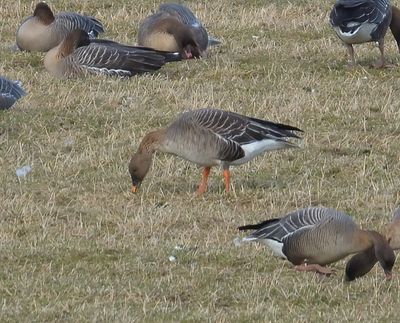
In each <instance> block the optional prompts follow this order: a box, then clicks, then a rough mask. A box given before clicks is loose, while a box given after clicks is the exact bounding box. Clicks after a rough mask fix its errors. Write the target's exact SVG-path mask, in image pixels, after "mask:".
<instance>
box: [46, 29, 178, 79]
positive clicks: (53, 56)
mask: <svg viewBox="0 0 400 323" xmlns="http://www.w3.org/2000/svg"><path fill="white" fill-rule="evenodd" d="M180 59H181V57H180V55H179V53H164V52H159V51H155V50H153V49H150V48H144V47H135V46H127V45H122V44H119V43H116V42H113V41H110V40H102V39H90V38H89V36H88V35H87V33H86V32H84V31H83V30H80V29H77V30H74V31H72V32H71V33H69V35H68V36H67V37H66V38H65V39H64V40H63V41H62V42H61V43H60V44H59V45H58V46H57V47H54V48H53V49H51V50H49V51H48V52H47V53H46V56H45V58H44V66H45V68H46V69H47V70H48V71H49V72H50V73H51V74H53V75H55V76H57V77H60V78H62V77H73V76H79V75H85V74H103V75H110V76H122V77H129V76H133V75H136V74H141V73H145V72H151V71H155V70H158V69H160V68H161V67H162V66H163V65H164V64H165V63H166V62H170V61H176V60H180Z"/></svg>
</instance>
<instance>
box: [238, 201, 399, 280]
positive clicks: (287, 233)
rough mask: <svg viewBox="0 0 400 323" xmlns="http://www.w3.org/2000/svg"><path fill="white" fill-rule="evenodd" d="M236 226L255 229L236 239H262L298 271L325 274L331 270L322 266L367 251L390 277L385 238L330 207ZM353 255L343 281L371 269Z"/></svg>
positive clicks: (390, 258)
mask: <svg viewBox="0 0 400 323" xmlns="http://www.w3.org/2000/svg"><path fill="white" fill-rule="evenodd" d="M238 229H239V230H250V229H253V230H255V231H254V232H253V233H251V234H250V235H248V236H247V237H244V238H243V239H241V240H240V242H251V241H258V242H263V243H265V244H266V245H267V246H269V247H270V248H271V249H272V250H273V252H274V254H275V255H277V256H279V257H282V258H285V259H287V260H289V261H290V262H291V263H293V264H294V265H295V269H296V270H298V271H316V272H319V273H322V274H326V275H329V274H332V273H333V271H332V270H331V269H329V268H326V267H323V266H325V265H327V264H330V263H333V262H336V261H338V260H340V259H342V258H344V257H346V256H348V255H350V254H353V253H359V252H363V251H368V253H371V252H372V254H373V256H374V257H376V259H377V260H378V261H379V263H380V265H381V267H382V268H383V270H384V271H385V274H386V277H387V278H390V277H391V270H392V267H393V265H394V261H395V255H394V253H393V250H392V248H391V247H390V246H389V244H388V242H387V240H386V239H385V238H384V237H383V236H382V235H381V234H379V233H378V232H376V231H367V230H361V229H359V227H358V226H357V225H356V224H355V223H354V221H353V220H352V218H351V217H350V216H348V215H347V214H345V213H342V212H340V211H337V210H334V209H329V208H323V207H310V208H306V209H301V210H297V211H294V212H291V213H289V214H287V215H286V216H284V217H283V218H278V219H270V220H266V221H264V222H261V223H259V224H255V225H245V226H242V227H239V228H238ZM356 256H357V255H356ZM356 256H354V257H353V258H354V259H355V260H354V259H353V258H352V259H351V260H350V261H349V263H348V264H347V267H346V278H347V280H352V279H354V278H356V277H361V276H362V275H363V274H366V273H367V272H368V271H369V270H370V269H371V268H372V267H370V268H368V270H366V268H365V265H364V263H363V262H361V261H356V260H357V258H355V257H356ZM374 264H375V263H374Z"/></svg>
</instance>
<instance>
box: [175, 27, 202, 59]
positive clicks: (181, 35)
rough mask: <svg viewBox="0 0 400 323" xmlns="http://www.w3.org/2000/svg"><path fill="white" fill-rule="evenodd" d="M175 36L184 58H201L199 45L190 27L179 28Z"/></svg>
mask: <svg viewBox="0 0 400 323" xmlns="http://www.w3.org/2000/svg"><path fill="white" fill-rule="evenodd" d="M174 36H175V39H176V42H177V43H178V46H179V53H180V54H181V56H182V57H183V58H184V59H191V58H200V57H201V56H202V55H201V51H200V48H199V45H198V44H197V43H196V41H195V40H194V36H193V33H192V31H191V30H190V29H189V28H183V29H180V30H178V31H177V32H176V33H175V34H174Z"/></svg>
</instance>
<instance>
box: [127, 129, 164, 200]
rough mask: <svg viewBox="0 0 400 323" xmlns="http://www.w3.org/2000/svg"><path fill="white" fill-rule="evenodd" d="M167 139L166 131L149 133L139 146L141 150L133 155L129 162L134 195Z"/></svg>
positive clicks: (160, 130)
mask: <svg viewBox="0 0 400 323" xmlns="http://www.w3.org/2000/svg"><path fill="white" fill-rule="evenodd" d="M164 138H165V129H159V130H155V131H152V132H149V133H148V134H147V135H146V136H144V138H143V139H142V142H141V143H140V145H139V149H138V151H137V152H136V153H134V154H133V156H132V158H131V160H130V162H129V173H130V174H131V180H132V188H131V191H132V193H136V192H137V190H138V188H139V187H140V184H141V183H142V181H143V179H144V178H145V177H146V175H147V173H148V172H149V169H150V166H151V161H152V160H153V154H154V152H155V150H156V149H159V147H160V145H162V142H163V141H164Z"/></svg>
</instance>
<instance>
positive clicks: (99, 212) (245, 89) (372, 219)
mask: <svg viewBox="0 0 400 323" xmlns="http://www.w3.org/2000/svg"><path fill="white" fill-rule="evenodd" d="M48 3H49V5H50V6H51V7H52V9H53V10H54V11H56V12H58V11H62V10H71V11H78V12H81V13H86V14H91V15H95V16H96V17H97V18H99V19H100V20H101V21H102V22H103V23H104V25H105V27H106V30H107V31H106V33H105V34H104V35H103V37H104V38H109V39H113V40H117V41H120V42H124V43H130V44H133V43H135V40H136V33H137V27H138V23H139V21H140V20H141V19H142V18H143V17H145V16H146V15H148V14H149V13H150V12H151V11H152V10H153V8H155V7H156V6H157V5H158V3H156V2H153V1H145V0H141V1H139V0H138V1H121V0H119V1H105V0H97V1H94V0H89V1H76V0H73V1H66V0H60V1H51V2H48ZM230 3H231V2H230V1H228V0H215V1H200V2H199V1H187V2H186V4H187V5H188V6H190V7H191V8H192V9H193V11H194V12H195V13H196V14H197V15H198V16H199V17H200V18H201V20H202V21H203V22H204V24H205V26H206V27H207V28H208V30H209V32H210V34H211V35H213V36H215V37H217V38H219V39H221V40H222V41H223V45H222V46H221V47H218V48H214V49H212V50H210V52H209V57H208V58H207V59H202V60H195V61H185V62H179V63H173V64H169V65H167V66H165V67H163V68H162V69H161V70H160V71H159V72H157V73H154V74H151V75H143V76H140V77H133V78H131V79H126V80H125V79H122V80H121V79H116V78H106V77H88V78H86V79H72V80H58V79H55V78H53V77H51V76H50V75H49V74H48V73H47V72H46V70H45V69H44V66H43V55H42V54H40V53H24V52H13V51H11V49H10V48H11V47H12V46H13V44H14V42H15V32H16V29H17V26H18V24H19V22H20V21H21V20H22V19H23V17H25V16H27V15H30V14H31V12H32V10H33V8H34V5H35V4H36V2H32V1H18V2H15V3H14V2H12V1H8V2H4V1H3V2H2V3H1V5H0V16H1V17H2V19H1V21H0V38H1V44H0V46H1V47H0V75H4V76H7V77H9V78H12V79H19V80H21V81H22V82H23V84H24V87H25V89H26V90H27V92H28V93H29V94H28V95H27V96H26V97H24V98H23V99H22V100H20V101H19V102H18V103H17V104H16V105H15V106H14V107H13V109H11V110H9V111H5V112H1V113H0V182H1V188H0V213H1V215H0V248H1V249H0V301H1V303H0V321H1V322H7V321H10V322H17V321H18V322H45V321H57V322H60V321H71V322H83V321H95V322H100V321H109V322H113V321H114V322H130V321H180V320H183V321H219V322H232V321H242V322H245V321H259V320H262V321H273V322H290V321H297V322H310V321H318V322H321V321H332V322H337V321H345V320H346V321H369V322H378V321H379V322H389V321H396V320H398V317H399V314H400V295H399V294H400V292H399V280H400V276H395V278H394V279H393V280H392V281H390V282H387V281H384V274H383V272H382V270H381V269H380V268H377V267H376V268H374V269H373V270H372V271H371V272H370V273H369V274H368V275H367V276H365V277H363V278H362V279H360V280H358V281H356V282H353V283H351V284H346V283H343V272H344V266H345V262H344V261H342V262H338V263H336V264H334V265H333V267H334V268H336V269H337V270H338V273H337V275H336V276H333V277H330V278H320V277H318V276H316V275H314V274H307V273H297V272H294V271H293V269H292V267H291V265H290V264H289V263H287V262H284V261H282V260H279V259H277V258H274V257H272V255H271V253H270V251H268V250H267V249H266V248H264V247H262V246H258V245H255V244H254V245H245V246H243V247H240V248H237V247H235V246H234V244H233V239H234V238H235V237H237V236H238V232H237V231H236V227H237V226H238V225H243V224H245V223H252V222H257V221H261V220H264V219H267V218H271V217H277V216H281V215H284V214H285V213H287V212H289V211H291V210H294V209H296V208H301V207H306V206H310V205H323V206H328V207H334V208H338V209H340V210H343V211H346V212H348V213H349V214H351V215H352V216H353V217H354V218H355V219H356V221H357V222H358V223H360V225H361V226H362V227H363V228H370V229H372V228H375V229H377V230H380V231H384V230H385V226H386V224H387V223H388V221H389V218H390V216H391V213H392V211H393V210H394V208H395V207H396V206H398V205H399V203H400V178H399V170H400V160H399V156H400V145H399V140H400V109H399V103H400V95H399V93H400V83H399V77H400V72H399V68H398V67H396V68H392V69H383V70H376V69H372V68H370V67H369V65H370V64H371V63H372V62H373V61H374V60H375V59H377V58H378V53H379V51H378V49H377V48H376V47H375V46H374V45H373V44H366V45H363V46H358V47H356V54H357V55H358V56H357V59H358V62H359V64H360V65H359V66H358V67H357V68H355V69H352V70H349V69H347V68H346V66H345V65H346V62H347V61H346V50H345V48H344V47H343V46H342V45H341V44H340V42H339V40H338V39H337V38H336V36H335V34H334V32H333V30H332V29H331V28H330V26H329V20H328V17H329V11H330V9H331V7H332V5H333V1H317V0H298V1H296V0H294V1H286V0H280V1H278V0H275V1H268V0H264V1H260V0H246V1H244V0H236V1H235V6H232V5H230ZM386 52H387V58H388V60H389V61H390V62H391V63H393V64H397V65H398V64H399V62H400V59H399V54H398V50H397V47H396V45H395V41H394V39H393V37H392V35H391V34H390V35H389V34H388V36H387V45H386ZM202 107H217V108H221V109H225V110H231V111H236V112H239V113H243V114H247V115H251V116H255V117H258V118H265V119H268V120H272V121H278V122H283V123H288V124H291V125H293V126H297V127H299V128H301V129H303V130H304V131H305V133H304V140H303V143H302V149H295V150H290V151H278V152H272V153H270V154H268V155H266V156H264V157H261V158H257V159H256V160H254V161H253V162H251V163H249V164H247V165H244V166H241V167H237V168H233V169H232V182H233V191H232V192H231V193H230V194H226V193H225V192H224V185H223V181H222V174H221V172H220V170H218V169H214V170H213V172H212V176H211V182H210V187H209V191H208V192H207V193H206V194H205V195H204V196H203V197H200V198H196V197H195V196H194V195H193V192H194V191H195V189H196V187H197V184H198V182H199V180H200V170H199V169H198V168H197V167H196V166H194V165H192V164H189V163H188V162H186V161H183V160H181V159H178V158H175V157H173V156H167V155H162V154H157V155H156V158H155V160H154V163H153V166H152V168H151V171H150V173H149V175H148V177H147V178H146V180H145V181H144V182H143V185H142V186H141V190H140V191H139V193H138V194H136V195H133V194H132V193H130V190H129V189H130V177H129V174H128V168H127V165H128V161H129V158H130V156H131V154H132V153H133V152H134V151H135V149H136V148H137V146H138V144H139V142H140V139H141V138H142V137H143V136H144V134H145V133H147V132H148V131H150V130H152V129H155V128H158V127H162V126H165V125H167V124H168V123H169V122H170V121H172V120H173V119H174V118H175V116H176V115H177V114H179V113H180V112H181V111H183V110H186V109H192V108H202ZM24 165H30V166H31V167H32V172H31V173H29V174H28V175H27V177H26V179H22V180H19V179H18V178H17V176H16V173H15V172H16V169H17V168H19V167H21V166H24ZM170 256H175V257H176V261H172V262H171V261H170V260H169V257H170ZM398 269H399V265H398V264H397V265H396V266H395V269H394V271H395V272H397V271H398Z"/></svg>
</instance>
